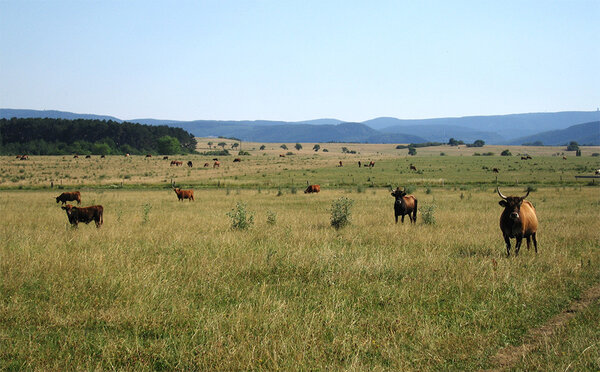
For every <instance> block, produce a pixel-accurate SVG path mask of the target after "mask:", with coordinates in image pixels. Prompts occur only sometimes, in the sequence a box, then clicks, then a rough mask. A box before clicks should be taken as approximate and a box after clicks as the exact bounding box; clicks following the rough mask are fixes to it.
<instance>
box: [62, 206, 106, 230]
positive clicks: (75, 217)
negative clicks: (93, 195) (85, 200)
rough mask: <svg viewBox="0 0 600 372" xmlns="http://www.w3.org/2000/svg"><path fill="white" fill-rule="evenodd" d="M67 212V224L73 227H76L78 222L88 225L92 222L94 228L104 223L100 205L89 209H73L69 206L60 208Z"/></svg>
mask: <svg viewBox="0 0 600 372" xmlns="http://www.w3.org/2000/svg"><path fill="white" fill-rule="evenodd" d="M61 208H62V209H64V210H65V211H66V212H67V217H68V218H69V222H70V223H71V225H73V227H77V224H78V223H79V222H83V223H86V224H88V223H90V222H92V221H94V222H95V223H96V227H98V228H99V227H100V226H101V225H102V224H103V223H104V217H103V214H104V208H103V207H102V206H101V205H93V206H91V207H83V208H79V207H74V206H72V205H71V204H67V205H65V206H64V207H61Z"/></svg>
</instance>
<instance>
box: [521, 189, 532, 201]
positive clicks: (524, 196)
mask: <svg viewBox="0 0 600 372" xmlns="http://www.w3.org/2000/svg"><path fill="white" fill-rule="evenodd" d="M529 191H531V190H529V188H527V194H525V196H523V197H521V199H525V198H526V197H527V195H529Z"/></svg>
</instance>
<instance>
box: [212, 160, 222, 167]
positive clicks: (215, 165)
mask: <svg viewBox="0 0 600 372" xmlns="http://www.w3.org/2000/svg"><path fill="white" fill-rule="evenodd" d="M220 166H221V163H220V162H219V161H218V160H217V161H215V162H214V164H213V169H214V168H219V167H220Z"/></svg>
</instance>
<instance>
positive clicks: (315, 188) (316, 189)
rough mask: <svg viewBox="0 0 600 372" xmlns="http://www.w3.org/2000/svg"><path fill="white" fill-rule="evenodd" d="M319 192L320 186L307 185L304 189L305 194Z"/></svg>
mask: <svg viewBox="0 0 600 372" xmlns="http://www.w3.org/2000/svg"><path fill="white" fill-rule="evenodd" d="M319 191H321V186H320V185H308V187H307V188H306V190H304V193H305V194H312V193H317V192H319Z"/></svg>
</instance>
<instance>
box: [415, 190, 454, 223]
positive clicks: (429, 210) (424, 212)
mask: <svg viewBox="0 0 600 372" xmlns="http://www.w3.org/2000/svg"><path fill="white" fill-rule="evenodd" d="M461 195H462V194H461ZM420 209H421V218H422V219H423V223H424V224H426V225H435V215H434V211H435V209H436V206H435V204H431V205H426V206H424V207H421V208H420Z"/></svg>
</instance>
